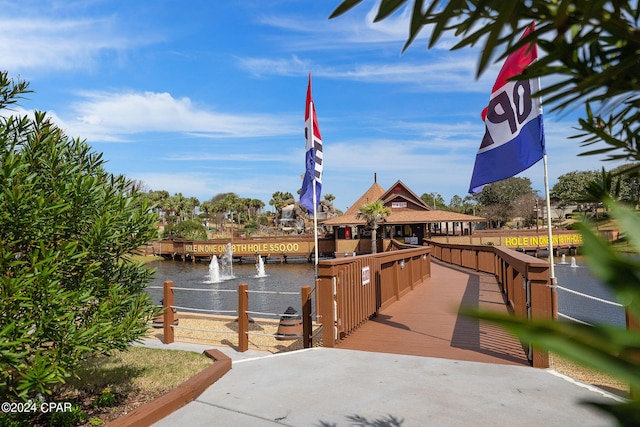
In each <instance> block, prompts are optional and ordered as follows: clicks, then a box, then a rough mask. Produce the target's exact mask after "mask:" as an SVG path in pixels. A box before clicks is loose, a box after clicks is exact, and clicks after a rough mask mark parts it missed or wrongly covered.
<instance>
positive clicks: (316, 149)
mask: <svg viewBox="0 0 640 427" xmlns="http://www.w3.org/2000/svg"><path fill="white" fill-rule="evenodd" d="M304 135H305V139H306V141H307V144H306V155H305V165H306V168H305V174H304V180H303V181H302V190H301V191H300V204H301V205H302V206H304V207H305V208H307V211H309V212H310V213H313V212H315V210H316V205H317V204H318V202H319V201H320V193H321V190H322V137H321V136H320V127H319V126H318V118H317V117H316V109H315V105H314V104H313V98H312V97H311V73H309V86H307V102H306V106H305V110H304ZM314 188H315V198H314V193H313V191H314Z"/></svg>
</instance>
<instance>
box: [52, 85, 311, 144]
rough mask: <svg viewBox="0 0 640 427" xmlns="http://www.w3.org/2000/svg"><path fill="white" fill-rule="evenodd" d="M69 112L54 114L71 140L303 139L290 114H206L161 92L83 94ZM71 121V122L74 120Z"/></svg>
mask: <svg viewBox="0 0 640 427" xmlns="http://www.w3.org/2000/svg"><path fill="white" fill-rule="evenodd" d="M80 96H81V100H79V101H76V102H74V103H73V104H72V105H71V106H70V108H71V111H69V112H68V113H67V112H60V111H58V112H54V113H53V114H54V115H55V116H56V117H57V119H58V120H59V123H60V127H62V128H63V129H65V130H66V132H67V134H69V135H71V136H74V135H82V136H83V137H84V138H87V139H89V140H91V141H105V142H113V141H126V140H127V136H129V135H135V134H141V133H146V132H180V133H189V134H191V135H193V136H198V137H202V138H219V137H232V138H236V137H264V136H276V135H289V134H295V133H299V131H300V129H299V126H297V119H296V117H294V115H291V116H290V117H288V116H287V115H286V114H278V115H277V116H276V115H273V114H256V113H243V114H238V113H235V114H232V113H225V112H218V111H212V110H209V109H205V108H201V107H199V106H196V105H194V104H193V103H192V101H191V100H190V99H189V98H186V97H185V98H174V97H173V96H172V95H171V94H169V93H157V92H120V93H117V92H116V93H108V92H83V93H81V94H80ZM68 116H70V117H69V118H68Z"/></svg>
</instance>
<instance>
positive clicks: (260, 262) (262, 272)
mask: <svg viewBox="0 0 640 427" xmlns="http://www.w3.org/2000/svg"><path fill="white" fill-rule="evenodd" d="M256 271H257V274H256V277H267V273H266V272H265V270H264V260H263V259H262V257H261V256H260V255H258V262H257V263H256Z"/></svg>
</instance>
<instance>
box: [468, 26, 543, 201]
mask: <svg viewBox="0 0 640 427" xmlns="http://www.w3.org/2000/svg"><path fill="white" fill-rule="evenodd" d="M531 31H535V23H532V24H531V25H530V26H529V27H527V29H526V31H525V32H524V34H523V35H522V37H521V40H522V38H524V37H525V36H526V35H527V34H529V33H530V32H531ZM537 58H538V49H537V47H536V45H535V44H533V43H531V44H527V45H524V46H522V47H521V48H520V49H518V50H517V51H515V52H514V53H512V54H511V55H509V56H508V57H507V59H506V61H505V63H504V64H503V65H502V69H501V70H500V73H499V74H498V78H497V80H496V83H495V84H494V85H493V90H492V91H491V100H490V101H489V105H488V106H487V107H486V108H485V109H484V111H482V120H483V121H484V122H485V134H484V138H483V139H482V143H481V144H480V149H479V150H478V154H477V155H476V163H475V166H474V167H473V174H472V176H471V185H470V186H469V193H479V192H481V191H482V188H483V187H484V185H486V184H490V183H492V182H495V181H500V180H503V179H506V178H509V177H512V176H514V175H517V174H518V173H520V172H522V171H523V170H525V169H528V168H529V167H531V166H533V165H534V164H535V163H536V162H538V161H539V160H540V159H542V157H543V156H544V154H545V144H544V129H543V124H542V101H541V100H540V98H539V97H535V98H534V97H532V96H531V94H536V93H537V92H538V91H539V90H540V82H539V80H538V79H537V78H533V79H530V80H518V81H514V80H509V79H511V78H513V77H515V76H517V75H520V74H522V72H523V71H524V70H525V68H526V67H528V66H529V64H531V63H532V62H533V61H535V60H536V59H537Z"/></svg>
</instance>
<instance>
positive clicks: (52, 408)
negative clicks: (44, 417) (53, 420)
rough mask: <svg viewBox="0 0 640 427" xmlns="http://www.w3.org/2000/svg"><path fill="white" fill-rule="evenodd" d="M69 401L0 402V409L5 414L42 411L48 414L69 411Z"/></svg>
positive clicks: (70, 406) (70, 405) (70, 407)
mask: <svg viewBox="0 0 640 427" xmlns="http://www.w3.org/2000/svg"><path fill="white" fill-rule="evenodd" d="M72 406H73V405H72V404H71V402H39V401H35V400H28V401H26V402H2V403H1V404H0V410H1V411H2V413H5V414H23V413H28V412H42V413H44V414H49V413H52V412H70V411H71V409H72Z"/></svg>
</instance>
